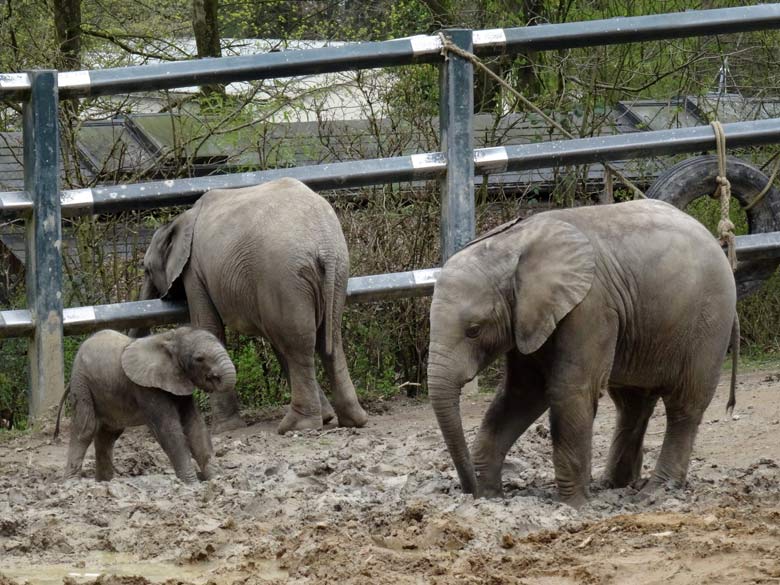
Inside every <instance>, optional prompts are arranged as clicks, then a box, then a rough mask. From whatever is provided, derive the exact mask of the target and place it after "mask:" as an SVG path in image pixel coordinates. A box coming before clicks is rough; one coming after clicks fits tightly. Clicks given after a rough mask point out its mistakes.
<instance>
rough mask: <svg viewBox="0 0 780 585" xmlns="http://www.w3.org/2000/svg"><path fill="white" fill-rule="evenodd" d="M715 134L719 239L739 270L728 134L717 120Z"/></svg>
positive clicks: (712, 124)
mask: <svg viewBox="0 0 780 585" xmlns="http://www.w3.org/2000/svg"><path fill="white" fill-rule="evenodd" d="M710 126H712V129H713V131H714V132H715V146H716V147H717V151H718V176H717V177H716V178H715V181H716V182H717V183H718V186H717V188H716V189H715V192H714V193H713V194H712V197H713V198H719V199H720V221H719V222H718V237H719V239H720V243H721V245H723V244H725V245H726V247H727V250H728V257H729V264H731V269H732V270H736V269H737V251H736V240H735V238H734V224H733V223H732V221H731V218H730V217H729V207H730V205H731V183H730V182H729V180H728V178H727V177H726V133H725V132H724V131H723V126H722V125H721V123H720V122H719V121H717V120H715V121H714V122H710Z"/></svg>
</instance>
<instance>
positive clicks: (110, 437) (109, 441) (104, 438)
mask: <svg viewBox="0 0 780 585" xmlns="http://www.w3.org/2000/svg"><path fill="white" fill-rule="evenodd" d="M123 430H124V429H120V430H118V431H115V430H112V429H108V428H106V427H104V426H103V425H101V426H100V428H98V431H97V433H96V434H95V479H96V480H98V481H111V480H112V479H113V478H114V443H116V440H117V439H118V438H119V437H120V435H121V434H122V431H123Z"/></svg>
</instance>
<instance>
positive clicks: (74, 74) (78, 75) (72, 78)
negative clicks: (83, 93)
mask: <svg viewBox="0 0 780 585" xmlns="http://www.w3.org/2000/svg"><path fill="white" fill-rule="evenodd" d="M91 84H92V80H91V79H90V77H89V71H64V72H62V73H60V74H58V75H57V86H58V87H59V88H60V89H63V88H66V87H89V86H90V85H91Z"/></svg>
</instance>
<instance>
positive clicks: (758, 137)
mask: <svg viewBox="0 0 780 585" xmlns="http://www.w3.org/2000/svg"><path fill="white" fill-rule="evenodd" d="M723 128H724V130H725V132H726V137H727V140H728V146H729V148H738V147H745V146H757V145H761V144H771V143H776V142H780V118H772V119H769V120H756V121H750V122H733V123H731V124H724V125H723ZM714 143H715V138H714V134H713V133H712V128H711V127H710V126H696V127H693V128H676V129H672V130H655V131H652V132H633V133H630V134H616V135H613V136H599V137H594V138H578V139H575V140H561V141H555V142H536V143H532V144H522V145H517V146H499V147H491V148H480V149H476V150H475V151H474V168H475V173H476V174H478V175H488V174H495V173H503V172H515V171H522V170H530V169H538V168H549V167H554V166H561V165H574V164H585V163H599V162H602V161H613V160H625V159H630V158H647V157H652V156H660V155H668V154H676V153H683V152H699V151H703V150H709V149H713V148H714V146H715V144H714ZM446 167H447V162H446V159H445V157H444V155H443V154H442V153H440V152H432V153H425V154H416V155H412V156H402V157H395V158H382V159H368V160H360V161H351V162H341V163H328V164H324V165H311V166H302V167H292V168H289V169H274V170H270V171H257V172H251V173H236V174H228V175H213V176H210V177H200V178H194V179H173V180H169V181H151V182H148V183H135V184H130V185H117V186H105V187H94V188H92V189H75V190H69V191H64V192H63V194H62V214H63V216H77V215H85V214H91V213H108V212H116V211H122V210H128V209H152V208H160V207H168V206H171V205H185V204H191V203H193V202H194V201H196V200H197V199H198V197H200V195H201V194H203V193H204V192H205V191H208V190H209V189H226V188H234V187H247V186H250V185H257V184H260V183H264V182H266V181H270V180H273V179H277V178H280V177H283V176H284V177H295V178H297V179H300V180H301V181H303V182H304V183H306V184H307V185H309V187H311V188H312V189H314V190H324V189H342V188H352V187H363V186H368V185H377V184H384V183H393V182H406V181H423V180H429V179H435V178H438V177H440V176H441V174H442V173H443V172H444V171H445V170H446ZM31 210H32V201H31V200H30V198H29V197H28V196H27V195H26V194H25V193H24V192H21V191H10V192H5V193H0V215H5V216H18V215H22V214H24V213H29V212H30V211H31Z"/></svg>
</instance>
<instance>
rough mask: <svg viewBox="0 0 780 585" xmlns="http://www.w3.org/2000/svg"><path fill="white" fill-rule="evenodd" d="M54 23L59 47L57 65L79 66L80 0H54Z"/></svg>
mask: <svg viewBox="0 0 780 585" xmlns="http://www.w3.org/2000/svg"><path fill="white" fill-rule="evenodd" d="M54 24H55V28H56V32H57V44H58V45H59V49H60V64H59V67H60V68H62V69H66V70H70V71H73V70H77V69H80V68H81V0H54Z"/></svg>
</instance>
